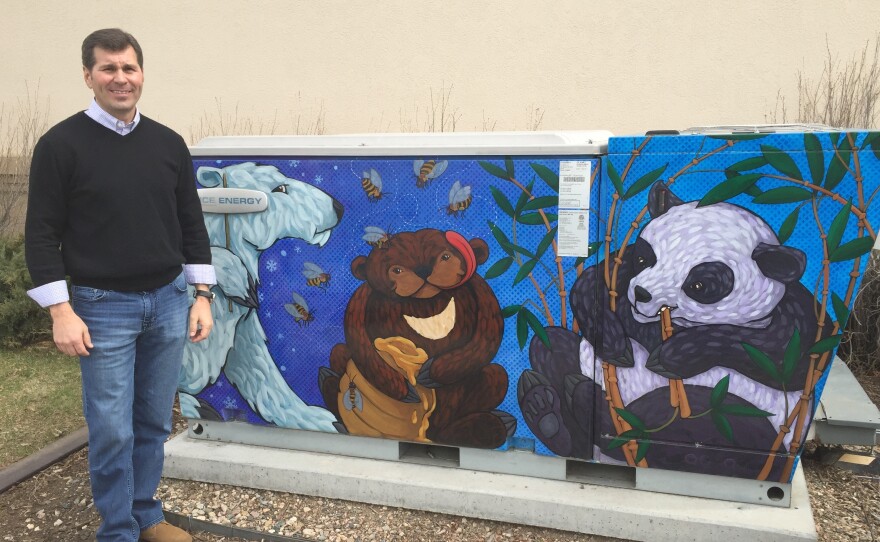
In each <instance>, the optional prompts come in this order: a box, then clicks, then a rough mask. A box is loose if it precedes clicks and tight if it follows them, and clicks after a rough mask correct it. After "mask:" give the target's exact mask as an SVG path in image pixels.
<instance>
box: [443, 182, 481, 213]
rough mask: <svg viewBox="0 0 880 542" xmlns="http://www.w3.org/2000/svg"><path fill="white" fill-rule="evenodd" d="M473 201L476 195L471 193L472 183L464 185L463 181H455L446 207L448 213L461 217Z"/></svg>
mask: <svg viewBox="0 0 880 542" xmlns="http://www.w3.org/2000/svg"><path fill="white" fill-rule="evenodd" d="M473 201H474V197H473V196H472V195H471V187H470V185H467V186H462V185H461V181H455V182H454V183H453V184H452V188H450V189H449V205H448V206H447V207H446V214H448V215H454V216H456V217H459V216H461V215H462V214H464V212H465V210H467V208H468V207H470V206H471V203H472V202H473Z"/></svg>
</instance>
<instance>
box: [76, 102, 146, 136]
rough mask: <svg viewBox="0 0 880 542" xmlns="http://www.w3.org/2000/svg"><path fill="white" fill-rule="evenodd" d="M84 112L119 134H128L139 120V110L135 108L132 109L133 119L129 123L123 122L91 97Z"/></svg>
mask: <svg viewBox="0 0 880 542" xmlns="http://www.w3.org/2000/svg"><path fill="white" fill-rule="evenodd" d="M85 113H86V115H88V117H89V118H90V119H92V120H94V121H95V122H97V123H98V124H100V125H101V126H103V127H105V128H107V129H108V130H113V131H114V132H116V133H117V134H119V135H128V134H130V133H131V131H132V130H134V129H135V127H136V126H137V125H138V123H139V122H140V121H141V112H140V111H139V110H138V109H137V108H135V111H134V119H133V120H132V121H131V122H129V123H125V122H123V121H121V120H119V119H117V118H116V117H114V116H113V115H111V114H110V113H107V112H106V111H104V110H103V109H101V106H100V105H98V102H97V101H96V100H94V99H92V103H90V104H89V108H88V109H86V111H85Z"/></svg>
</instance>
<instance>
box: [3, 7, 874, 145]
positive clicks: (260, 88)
mask: <svg viewBox="0 0 880 542" xmlns="http://www.w3.org/2000/svg"><path fill="white" fill-rule="evenodd" d="M0 13H2V15H0V19H2V21H3V24H2V31H0V51H2V59H3V60H2V72H0V102H2V103H5V104H7V106H9V105H10V104H12V105H14V104H15V101H16V100H17V99H19V98H20V97H21V96H23V95H24V93H25V88H26V86H29V87H30V88H31V89H33V88H34V87H35V86H36V85H37V84H39V90H40V93H41V94H42V95H43V96H48V97H50V99H51V114H50V118H51V120H52V121H53V122H54V121H57V120H60V119H61V118H63V117H65V116H67V115H68V114H70V113H72V112H73V111H75V110H77V109H83V108H84V107H85V106H86V105H87V102H88V100H89V98H90V94H89V91H88V89H87V88H86V87H85V85H84V84H83V82H82V76H81V68H80V62H79V45H80V43H81V40H82V38H83V37H84V36H85V35H86V34H87V33H88V32H90V31H91V30H93V29H95V28H99V27H106V26H120V27H122V28H125V29H127V30H129V31H130V32H132V33H133V34H134V35H135V36H137V37H138V39H139V40H140V42H141V44H142V46H143V47H144V50H145V57H146V58H145V74H146V86H145V90H144V96H143V99H142V101H141V108H142V111H143V112H144V113H146V114H148V115H150V116H152V117H154V118H157V119H158V120H160V121H163V122H165V123H167V124H169V125H171V126H172V127H173V128H175V129H177V130H178V131H180V132H181V133H182V134H183V135H184V136H185V137H187V138H189V135H190V134H191V133H196V132H198V126H199V123H200V122H201V121H203V120H206V121H207V123H208V124H212V123H213V124H218V123H219V120H218V115H217V100H220V103H221V104H222V105H221V107H222V112H223V113H224V115H226V116H227V118H226V122H227V123H228V122H229V121H230V120H231V117H232V116H233V114H234V113H235V110H236V108H237V112H238V113H237V114H238V118H239V120H240V121H245V120H251V121H254V122H256V123H257V124H259V123H260V122H264V123H267V124H268V123H269V122H270V121H271V120H272V119H273V118H275V119H276V129H275V131H276V132H287V133H291V132H293V131H294V128H293V126H294V123H295V121H296V120H297V118H299V121H300V123H301V130H303V129H304V126H305V125H308V124H309V123H313V122H314V121H315V120H316V119H317V118H318V117H319V111H321V109H322V108H323V120H324V129H325V131H326V132H327V133H343V132H361V131H400V130H402V129H413V128H419V127H420V126H424V124H425V121H426V118H427V115H426V112H427V108H428V106H429V105H430V101H431V98H430V96H431V92H432V91H433V93H434V99H435V102H439V101H440V99H439V94H440V93H441V89H446V90H447V91H448V90H449V89H450V87H451V94H450V95H449V101H450V102H449V105H450V108H451V109H453V110H455V111H456V112H457V114H459V115H460V117H458V120H457V124H456V129H458V130H474V129H477V130H479V129H482V128H484V127H486V126H492V125H494V127H495V128H496V129H528V128H529V127H530V125H531V124H533V123H534V120H533V119H534V117H535V112H534V110H535V109H536V108H537V109H540V110H542V111H543V112H544V113H543V121H542V123H541V128H542V129H590V128H604V129H610V130H612V131H614V132H615V133H618V134H624V133H634V132H638V131H643V130H645V129H652V128H684V127H688V126H692V125H699V124H720V123H753V122H763V121H764V120H765V114H766V113H767V112H768V111H769V110H771V109H773V107H774V104H775V99H776V95H777V92H778V91H779V90H782V91H783V93H785V94H788V95H789V96H791V97H792V98H793V97H794V96H795V83H796V78H795V75H796V73H797V71H798V70H804V71H805V72H806V73H814V74H816V76H818V75H819V73H820V72H821V69H822V64H823V61H824V58H825V51H826V36H827V40H828V45H829V46H830V48H831V50H833V51H835V52H836V53H838V54H839V55H840V56H841V58H842V59H848V58H850V57H851V56H852V55H853V54H854V53H856V52H857V51H860V50H861V48H862V47H864V45H865V43H866V42H867V41H868V40H869V39H872V38H873V37H874V36H875V34H876V32H877V31H878V27H877V21H878V20H880V2H878V1H876V0H848V1H840V2H828V1H827V0H800V1H795V0H785V1H768V0H738V1H737V2H708V1H699V0H692V1H685V0H670V1H665V2H642V1H638V2H620V1H616V0H601V1H588V0H508V1H502V0H483V1H478V0H443V1H437V0H432V1H425V0H381V1H375V0H372V1H365V0H308V1H306V0H270V1H242V0H224V1H212V2H207V1H203V2H197V1H191V0H190V1H186V0H174V1H169V0H150V1H149V2H144V1H142V0H141V1H136V2H135V1H130V0H126V1H116V2H110V1H105V0H90V1H88V2H62V1H60V0H59V1H47V0H32V1H28V2H22V1H20V0H0ZM792 107H795V108H796V102H795V103H792V102H791V101H790V102H789V108H790V109H791V108H792ZM206 115H207V118H205V116H206Z"/></svg>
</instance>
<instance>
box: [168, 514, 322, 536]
mask: <svg viewBox="0 0 880 542" xmlns="http://www.w3.org/2000/svg"><path fill="white" fill-rule="evenodd" d="M165 521H167V522H168V523H170V524H172V525H174V526H175V527H180V528H181V529H185V530H186V531H189V532H190V533H192V532H193V531H204V532H206V533H211V534H216V535H218V536H230V537H235V538H243V539H245V540H254V541H256V542H312V541H310V540H309V539H307V538H302V537H299V536H293V537H289V536H281V535H278V534H271V533H261V532H259V531H252V530H251V529H243V528H241V527H233V526H232V525H220V524H219V523H212V522H210V521H203V520H201V519H195V518H191V517H189V516H184V515H183V514H178V513H177V512H169V511H168V510H165Z"/></svg>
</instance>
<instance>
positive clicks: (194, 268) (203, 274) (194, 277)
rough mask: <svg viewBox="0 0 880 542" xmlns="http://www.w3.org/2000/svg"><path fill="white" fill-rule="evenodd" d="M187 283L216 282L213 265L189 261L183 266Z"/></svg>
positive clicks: (208, 283)
mask: <svg viewBox="0 0 880 542" xmlns="http://www.w3.org/2000/svg"><path fill="white" fill-rule="evenodd" d="M183 272H184V274H185V275H186V282H187V284H207V285H209V286H210V285H211V284H217V275H216V274H215V273H214V266H213V265H210V264H204V263H198V264H197V263H190V264H186V265H184V266H183Z"/></svg>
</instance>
